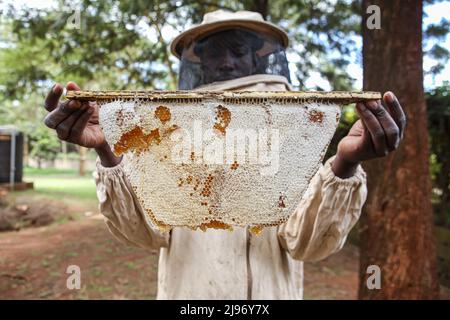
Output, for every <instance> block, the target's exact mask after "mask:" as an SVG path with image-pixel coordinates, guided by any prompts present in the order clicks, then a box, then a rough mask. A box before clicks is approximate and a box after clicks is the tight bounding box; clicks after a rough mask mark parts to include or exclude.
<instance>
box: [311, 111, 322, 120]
mask: <svg viewBox="0 0 450 320" xmlns="http://www.w3.org/2000/svg"><path fill="white" fill-rule="evenodd" d="M323 117H324V115H323V112H322V111H317V110H311V111H310V112H309V121H311V122H319V123H322V122H323Z"/></svg>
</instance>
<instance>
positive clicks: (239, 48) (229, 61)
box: [178, 28, 290, 90]
mask: <svg viewBox="0 0 450 320" xmlns="http://www.w3.org/2000/svg"><path fill="white" fill-rule="evenodd" d="M254 74H269V75H281V76H284V77H286V78H287V79H288V81H289V82H290V76H289V68H288V61H287V58H286V52H285V48H284V46H283V45H282V44H281V43H280V41H279V40H277V39H276V38H274V37H273V36H271V35H269V34H265V33H263V32H255V31H252V30H249V29H244V28H233V29H227V30H222V31H220V32H215V33H213V34H210V35H207V36H204V37H202V38H199V39H197V40H195V41H192V42H191V43H190V44H189V45H187V46H185V47H184V48H182V51H181V61H180V72H179V78H178V89H180V90H191V89H194V88H196V87H198V86H201V85H205V84H208V83H212V82H217V81H224V80H231V79H235V78H240V77H244V76H249V75H254Z"/></svg>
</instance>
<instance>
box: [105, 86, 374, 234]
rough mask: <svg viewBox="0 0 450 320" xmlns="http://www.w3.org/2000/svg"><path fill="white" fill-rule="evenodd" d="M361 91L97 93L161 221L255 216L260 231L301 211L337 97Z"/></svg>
mask: <svg viewBox="0 0 450 320" xmlns="http://www.w3.org/2000/svg"><path fill="white" fill-rule="evenodd" d="M98 96H99V95H97V97H98ZM373 97H374V95H372V96H370V98H373ZM363 98H364V97H354V96H351V95H350V96H346V99H342V97H341V99H339V98H336V97H335V98H333V96H331V97H330V96H327V97H326V99H325V98H323V97H322V96H320V95H319V96H317V95H315V96H313V97H308V96H306V97H305V96H298V95H297V96H296V95H295V93H289V92H285V93H282V94H280V93H277V94H274V93H270V92H266V93H264V92H263V93H252V94H248V93H242V92H240V93H237V92H235V93H231V94H230V93H228V94H226V93H216V94H211V93H204V94H202V93H198V92H197V93H195V94H192V95H188V94H185V95H183V94H181V93H180V94H178V93H174V94H171V95H168V96H167V95H163V94H161V93H158V94H155V95H152V94H151V93H150V94H148V95H145V96H138V95H136V94H134V95H131V94H130V95H128V94H122V95H119V96H114V97H102V98H101V99H100V98H99V99H98V100H97V102H98V103H99V105H100V111H99V121H100V126H101V128H102V130H103V132H104V133H105V137H106V139H107V141H108V143H109V144H110V145H111V146H112V148H113V152H114V153H115V154H116V155H124V172H125V174H126V176H127V178H128V180H129V181H130V184H131V186H132V188H133V190H134V192H135V194H136V195H137V198H138V199H139V202H140V204H141V206H142V208H143V209H144V211H145V212H146V213H147V214H148V218H149V220H150V221H151V222H152V224H153V225H154V226H155V227H157V228H159V229H160V230H162V231H168V230H170V229H171V228H172V227H175V226H177V227H178V226H184V227H188V228H190V229H192V230H197V229H200V230H203V231H205V230H207V229H208V228H214V229H225V230H232V229H233V226H249V227H250V228H249V229H250V231H251V232H252V233H254V234H259V233H261V231H262V230H263V228H264V227H267V226H275V225H279V224H281V223H283V222H285V221H286V220H287V219H288V218H289V216H290V215H291V214H292V213H293V212H294V211H295V209H296V207H297V205H298V204H299V202H300V200H301V198H302V196H303V193H304V192H305V191H306V189H307V187H308V185H309V181H310V179H311V178H312V177H313V175H314V174H315V173H316V171H317V170H318V168H319V166H320V163H321V161H322V159H323V157H324V155H325V152H326V149H327V147H328V145H329V143H330V141H331V138H332V137H333V134H334V132H335V130H336V128H337V125H338V123H339V119H340V115H341V106H342V105H343V104H344V103H347V102H351V101H353V100H357V99H363ZM366 98H368V97H366ZM180 141H182V143H181V142H180ZM181 155H183V156H181ZM212 155H213V156H212ZM180 159H182V161H180ZM211 159H213V160H214V161H212V160H211Z"/></svg>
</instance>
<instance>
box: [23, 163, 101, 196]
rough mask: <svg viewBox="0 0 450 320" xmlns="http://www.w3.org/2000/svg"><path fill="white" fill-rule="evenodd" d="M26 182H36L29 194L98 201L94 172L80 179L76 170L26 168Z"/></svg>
mask: <svg viewBox="0 0 450 320" xmlns="http://www.w3.org/2000/svg"><path fill="white" fill-rule="evenodd" d="M24 180H25V181H32V182H34V190H30V191H29V192H37V193H40V194H44V195H47V196H50V197H52V198H56V199H60V198H61V197H70V198H76V199H80V200H96V199H97V196H96V193H95V182H94V178H93V177H92V172H87V173H86V175H85V176H84V177H80V176H79V175H78V172H77V170H75V169H54V168H48V169H36V168H25V170H24Z"/></svg>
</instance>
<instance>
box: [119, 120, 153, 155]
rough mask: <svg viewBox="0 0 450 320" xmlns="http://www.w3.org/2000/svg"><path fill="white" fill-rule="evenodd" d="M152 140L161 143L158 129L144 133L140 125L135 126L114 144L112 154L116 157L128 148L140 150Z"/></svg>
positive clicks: (145, 147)
mask: <svg viewBox="0 0 450 320" xmlns="http://www.w3.org/2000/svg"><path fill="white" fill-rule="evenodd" d="M153 142H156V144H160V143H161V136H160V135H159V130H158V129H154V130H152V131H150V133H149V134H145V133H144V132H143V131H142V129H141V127H136V128H134V129H132V130H130V131H128V132H125V133H124V134H123V135H122V136H121V137H120V139H119V141H118V142H117V143H116V144H114V154H115V155H116V156H117V157H118V156H120V155H122V154H124V153H125V152H127V151H128V150H135V151H137V152H142V151H144V150H145V149H147V148H148V146H150V145H151V144H152V143H153Z"/></svg>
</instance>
